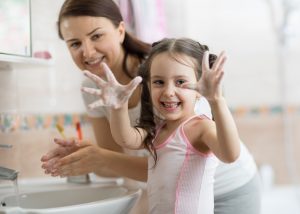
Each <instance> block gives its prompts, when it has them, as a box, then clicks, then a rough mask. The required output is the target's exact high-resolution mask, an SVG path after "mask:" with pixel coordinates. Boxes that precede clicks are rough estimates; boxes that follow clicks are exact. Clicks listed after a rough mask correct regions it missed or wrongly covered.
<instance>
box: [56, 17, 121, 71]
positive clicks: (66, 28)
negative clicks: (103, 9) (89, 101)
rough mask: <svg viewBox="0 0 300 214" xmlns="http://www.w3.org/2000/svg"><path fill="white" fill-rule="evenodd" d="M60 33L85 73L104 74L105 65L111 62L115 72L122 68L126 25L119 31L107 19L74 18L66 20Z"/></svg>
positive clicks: (62, 23)
mask: <svg viewBox="0 0 300 214" xmlns="http://www.w3.org/2000/svg"><path fill="white" fill-rule="evenodd" d="M60 30H61V33H62V36H63V38H64V41H65V42H66V43H67V46H68V49H69V51H70V53H71V56H72V58H73V61H74V62H75V64H76V65H77V66H78V67H79V68H80V69H81V70H89V71H91V72H92V73H94V74H96V75H100V74H101V69H100V63H101V62H105V63H107V65H108V66H109V67H110V68H111V69H112V71H114V70H117V69H118V68H120V67H121V65H122V61H123V58H124V50H123V48H122V43H123V41H124V37H125V27H124V23H123V22H121V23H120V25H119V26H118V27H117V28H116V27H115V26H114V25H113V23H112V22H111V21H110V20H109V19H107V18H104V17H91V16H78V17H75V16H74V17H67V18H64V19H63V20H62V22H61V25H60Z"/></svg>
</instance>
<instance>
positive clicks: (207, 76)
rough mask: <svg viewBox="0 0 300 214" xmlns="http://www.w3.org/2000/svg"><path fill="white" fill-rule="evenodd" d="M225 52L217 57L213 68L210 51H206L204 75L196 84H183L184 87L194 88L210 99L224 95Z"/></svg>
mask: <svg viewBox="0 0 300 214" xmlns="http://www.w3.org/2000/svg"><path fill="white" fill-rule="evenodd" d="M225 61H226V55H225V52H224V51H222V52H221V54H220V55H219V56H218V58H217V59H216V61H215V63H214V64H213V66H212V68H210V67H209V52H208V51H205V52H204V56H203V59H202V75H201V78H200V80H199V81H198V82H197V84H196V85H190V84H187V85H183V86H182V87H184V88H189V89H194V90H196V91H198V92H199V93H200V94H201V95H202V96H204V97H205V98H206V99H207V100H208V101H214V100H216V99H218V98H220V97H222V86H221V80H222V79H223V76H224V64H225Z"/></svg>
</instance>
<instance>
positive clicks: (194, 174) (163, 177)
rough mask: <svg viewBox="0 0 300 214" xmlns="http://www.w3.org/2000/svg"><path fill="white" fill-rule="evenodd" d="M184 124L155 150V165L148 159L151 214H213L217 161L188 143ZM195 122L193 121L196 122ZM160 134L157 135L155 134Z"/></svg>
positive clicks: (202, 117) (203, 117)
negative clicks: (156, 156)
mask: <svg viewBox="0 0 300 214" xmlns="http://www.w3.org/2000/svg"><path fill="white" fill-rule="evenodd" d="M195 117H197V119H208V118H207V117H205V116H193V117H191V118H189V119H188V120H187V121H185V122H183V123H182V124H181V125H180V126H179V127H178V128H177V129H176V130H175V131H174V132H173V133H172V134H171V135H170V136H169V137H168V139H167V140H166V141H165V142H164V143H162V144H160V145H159V146H157V147H156V149H157V155H158V161H157V163H156V166H155V167H153V166H154V160H153V158H152V157H149V159H148V166H149V169H148V185H147V188H148V198H149V213H151V214H169V213H172V214H174V213H175V214H200V213H201V214H213V210H214V195H213V183H214V173H215V169H216V167H217V165H218V159H217V158H216V157H215V156H214V155H213V154H212V153H209V154H203V153H201V152H199V151H197V150H196V149H195V148H194V147H193V146H192V145H191V143H190V142H189V140H188V139H187V137H186V135H185V133H184V130H183V127H184V125H185V124H186V123H187V122H189V121H190V120H191V119H193V118H195ZM195 119H196V118H195ZM158 132H159V131H158Z"/></svg>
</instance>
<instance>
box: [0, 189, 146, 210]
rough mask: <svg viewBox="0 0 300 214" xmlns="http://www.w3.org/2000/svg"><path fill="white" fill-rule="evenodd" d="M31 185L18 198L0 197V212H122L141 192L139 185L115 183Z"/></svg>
mask: <svg viewBox="0 0 300 214" xmlns="http://www.w3.org/2000/svg"><path fill="white" fill-rule="evenodd" d="M35 188H38V189H36V190H34V191H25V192H23V191H21V194H20V195H19V201H17V198H16V196H15V195H14V194H10V195H6V196H2V197H0V201H1V206H2V207H0V213H10V214H16V213H30V214H33V213H35V214H46V213H47V214H50V213H55V214H56V213H61V214H71V213H72V214H77V213H78V214H82V213H88V214H89V213H97V214H98V213H104V214H126V213H129V212H130V210H131V208H132V207H133V206H134V204H135V203H136V202H137V200H138V198H139V197H140V195H141V190H140V189H130V188H127V187H124V186H120V185H117V184H114V185H112V184H90V185H70V184H63V185H62V184H61V185H52V187H51V185H48V186H47V185H43V187H39V186H36V187H35ZM35 188H34V187H33V188H32V189H35ZM49 188H50V189H52V190H50V189H49Z"/></svg>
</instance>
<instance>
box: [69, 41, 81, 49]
mask: <svg viewBox="0 0 300 214" xmlns="http://www.w3.org/2000/svg"><path fill="white" fill-rule="evenodd" d="M79 46H80V42H73V43H71V44H70V47H71V48H75V49H76V48H78V47H79Z"/></svg>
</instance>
